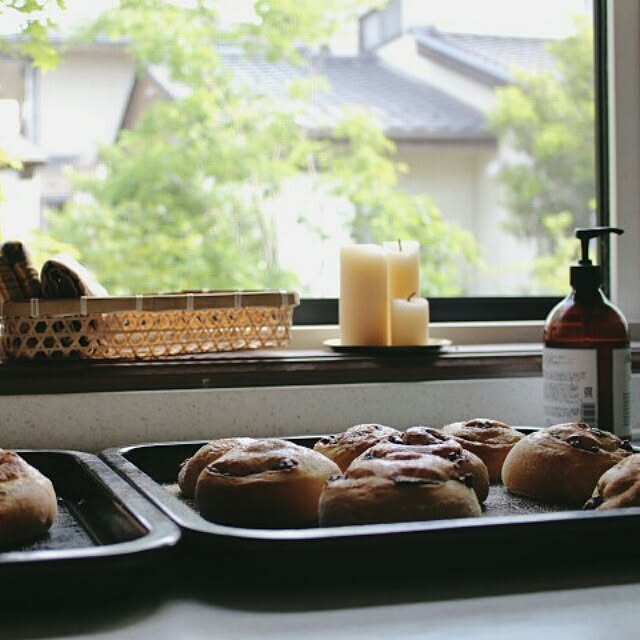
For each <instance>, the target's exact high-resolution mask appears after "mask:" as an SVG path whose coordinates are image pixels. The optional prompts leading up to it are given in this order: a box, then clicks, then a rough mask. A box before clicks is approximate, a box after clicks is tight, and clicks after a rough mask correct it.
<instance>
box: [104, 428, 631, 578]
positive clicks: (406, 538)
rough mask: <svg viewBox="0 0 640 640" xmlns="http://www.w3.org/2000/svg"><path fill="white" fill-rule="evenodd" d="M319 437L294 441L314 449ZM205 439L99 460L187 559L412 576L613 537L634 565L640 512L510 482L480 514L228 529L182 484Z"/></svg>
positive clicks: (581, 550) (548, 557)
mask: <svg viewBox="0 0 640 640" xmlns="http://www.w3.org/2000/svg"><path fill="white" fill-rule="evenodd" d="M521 430H522V431H523V432H525V433H529V432H531V431H534V430H535V428H534V427H531V428H521ZM319 437H321V436H303V437H291V438H287V439H288V440H292V441H293V442H296V443H297V444H301V445H303V446H308V447H312V446H313V444H314V443H315V442H316V441H317V440H318V438H319ZM205 442H206V441H205V440H198V441H188V442H159V443H149V444H139V445H132V446H125V447H121V448H113V449H107V450H105V451H103V452H102V453H101V454H100V455H101V457H102V458H103V459H104V460H105V461H106V462H107V463H108V464H109V465H110V466H112V467H113V468H114V469H115V470H117V471H118V472H119V473H120V474H122V476H123V477H124V478H126V479H127V480H128V481H129V482H130V483H131V484H132V485H133V486H135V487H136V488H137V489H139V490H140V491H141V492H142V493H143V494H144V495H145V496H147V497H148V498H149V499H150V500H152V501H153V502H154V503H155V504H156V505H157V506H158V507H160V508H161V509H162V510H163V511H164V512H165V513H166V514H167V515H169V516H170V517H171V519H172V520H173V521H174V522H176V523H177V524H178V525H179V526H180V528H181V529H182V532H183V536H182V538H181V543H180V548H181V550H182V552H183V553H192V554H195V556H196V557H208V554H214V555H213V556H211V557H215V564H216V566H219V567H222V566H230V567H232V568H233V567H235V568H237V566H238V563H241V564H243V565H244V564H245V563H250V565H251V566H253V567H256V568H257V567H260V568H261V569H263V570H264V569H266V570H268V571H272V573H271V574H269V575H271V577H272V578H273V576H274V574H273V571H275V572H281V573H282V572H284V573H287V572H293V573H294V575H295V572H296V571H297V568H298V567H300V566H306V567H313V568H314V570H320V571H322V570H323V569H329V570H330V571H335V569H336V567H337V566H340V565H341V564H345V563H346V565H345V566H349V567H352V568H353V569H354V570H355V569H356V567H357V568H358V570H359V571H365V572H367V571H369V572H373V573H377V572H380V571H383V570H385V571H386V570H389V569H397V568H398V567H402V566H406V567H409V568H410V570H411V571H414V570H415V568H416V567H417V566H426V567H428V568H429V569H436V568H442V567H443V566H444V567H445V568H446V567H450V568H451V569H452V570H454V569H455V570H456V571H464V570H466V569H470V568H471V567H472V566H473V565H482V566H486V565H487V564H489V565H491V566H494V565H495V564H496V563H500V562H504V563H507V565H508V564H509V563H512V562H514V561H517V562H524V563H527V562H529V563H530V562H536V563H538V562H549V563H553V564H557V563H558V562H559V561H562V562H563V563H565V564H571V563H572V562H573V561H575V562H582V561H583V560H584V558H585V556H584V554H588V555H587V558H588V559H589V561H591V560H595V559H596V556H598V555H599V553H598V551H597V549H598V546H597V544H598V543H599V542H602V543H605V542H611V541H615V545H614V546H615V548H616V549H619V550H620V554H621V555H620V561H622V553H623V552H624V558H625V561H626V559H628V558H629V557H630V555H631V554H632V553H633V552H634V548H636V547H637V546H638V545H636V544H635V541H636V539H637V536H638V534H639V533H640V508H635V507H634V508H628V509H618V510H609V511H583V510H577V509H576V508H575V507H567V506H563V505H547V504H541V503H536V502H534V501H532V500H528V499H525V498H522V497H517V496H513V495H511V494H509V493H508V492H507V491H506V490H505V489H504V487H502V485H492V487H491V489H490V494H489V497H488V499H487V501H486V503H485V506H484V510H483V515H482V516H480V517H478V518H461V519H451V520H433V521H420V522H410V523H390V524H376V525H358V526H344V527H314V528H307V529H248V528H239V527H232V526H225V525H220V524H216V523H214V522H209V521H207V520H205V519H204V518H202V517H201V516H200V515H199V514H198V512H197V510H196V508H195V505H194V504H193V501H190V500H186V499H184V498H182V497H181V496H180V494H179V491H178V489H177V485H176V484H175V483H176V478H177V474H178V468H179V465H180V463H181V462H182V461H184V460H185V459H186V458H188V457H189V456H191V455H193V454H194V453H195V451H197V449H198V448H199V447H201V446H202V445H203V444H205ZM594 543H596V547H595V548H594V546H593V545H594ZM202 554H207V555H205V556H203V555H202ZM300 563H304V564H300ZM228 575H229V574H227V576H228ZM270 579H271V578H270Z"/></svg>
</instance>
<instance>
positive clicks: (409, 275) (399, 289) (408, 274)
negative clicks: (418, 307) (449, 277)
mask: <svg viewBox="0 0 640 640" xmlns="http://www.w3.org/2000/svg"><path fill="white" fill-rule="evenodd" d="M382 246H383V247H384V248H385V249H386V251H387V259H388V261H389V297H390V299H391V300H393V298H405V299H406V298H408V297H409V296H410V295H411V294H414V295H419V294H420V243H418V242H416V241H415V240H396V241H395V242H384V243H383V245H382Z"/></svg>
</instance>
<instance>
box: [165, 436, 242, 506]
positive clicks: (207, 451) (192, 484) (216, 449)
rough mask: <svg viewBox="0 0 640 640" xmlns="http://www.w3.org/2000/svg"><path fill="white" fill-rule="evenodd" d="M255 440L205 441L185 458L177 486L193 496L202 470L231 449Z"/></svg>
mask: <svg viewBox="0 0 640 640" xmlns="http://www.w3.org/2000/svg"><path fill="white" fill-rule="evenodd" d="M252 442H255V441H254V439H253V438H220V439H218V440H212V441H211V442H207V444H205V445H203V446H202V447H200V449H198V450H197V451H196V452H195V453H194V454H193V456H191V457H190V458H187V459H186V460H185V461H184V462H183V463H182V464H181V465H180V471H179V473H178V486H179V487H180V492H181V493H182V495H183V496H185V497H186V498H193V496H194V495H195V493H196V481H197V480H198V476H199V475H200V474H201V473H202V470H203V469H204V468H205V467H206V466H207V465H208V464H211V463H212V462H215V461H216V460H217V459H218V458H219V457H220V456H222V455H224V454H225V453H227V452H228V451H231V449H235V448H237V447H243V446H245V445H247V444H250V443H252Z"/></svg>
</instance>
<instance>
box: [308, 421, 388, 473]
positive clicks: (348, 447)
mask: <svg viewBox="0 0 640 640" xmlns="http://www.w3.org/2000/svg"><path fill="white" fill-rule="evenodd" d="M392 435H398V436H399V435H400V431H398V429H394V428H393V427H386V426H385V425H382V424H357V425H355V426H353V427H350V428H349V429H347V430H346V431H344V432H342V433H337V434H335V435H331V436H326V437H324V438H320V440H318V442H316V444H315V446H314V447H313V448H314V449H315V450H316V451H318V452H320V453H321V454H322V455H324V456H327V458H330V459H331V460H333V461H334V462H335V463H336V464H337V465H338V466H339V467H340V469H341V470H342V471H344V470H345V469H346V468H347V467H348V466H349V465H350V464H351V462H352V461H353V460H355V459H356V458H357V457H358V456H359V455H360V454H361V453H362V452H363V451H366V450H367V449H368V448H369V447H372V446H373V445H374V444H377V443H378V442H380V441H382V440H385V439H386V438H388V437H389V436H392Z"/></svg>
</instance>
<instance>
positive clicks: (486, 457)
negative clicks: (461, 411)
mask: <svg viewBox="0 0 640 640" xmlns="http://www.w3.org/2000/svg"><path fill="white" fill-rule="evenodd" d="M442 432H443V433H444V434H445V435H448V436H450V437H453V438H454V439H455V440H456V441H457V442H459V443H460V444H461V445H462V446H463V447H464V448H465V449H466V450H467V451H471V453H475V454H476V455H477V456H478V457H479V458H480V459H481V460H482V461H483V462H484V463H485V465H486V466H487V469H488V471H489V480H490V481H491V482H500V479H501V474H502V464H503V463H504V459H505V458H506V457H507V454H508V453H509V451H511V449H512V448H513V446H514V445H515V444H516V442H518V441H519V440H521V439H522V438H523V437H524V435H523V434H522V433H520V431H518V430H517V429H514V428H513V427H510V426H509V425H508V424H505V423H504V422H498V421H497V420H487V419H486V418H474V419H473V420H467V421H466V422H454V423H452V424H448V425H446V426H444V427H442Z"/></svg>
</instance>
